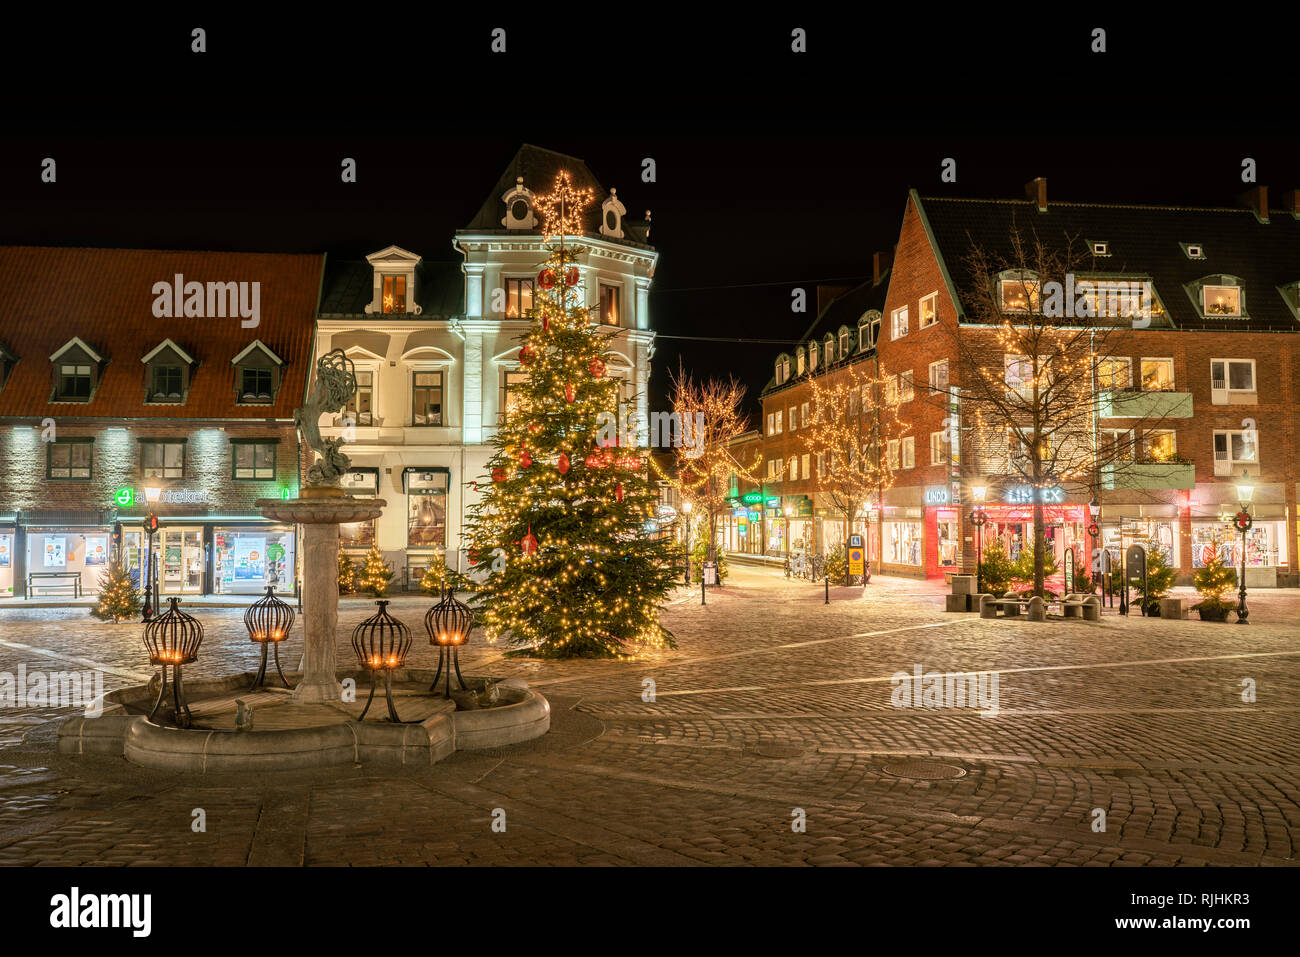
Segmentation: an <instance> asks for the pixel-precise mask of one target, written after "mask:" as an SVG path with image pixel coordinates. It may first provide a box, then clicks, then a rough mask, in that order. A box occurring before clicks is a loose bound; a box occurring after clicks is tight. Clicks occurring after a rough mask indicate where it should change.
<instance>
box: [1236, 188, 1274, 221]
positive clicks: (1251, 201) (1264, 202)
mask: <svg viewBox="0 0 1300 957" xmlns="http://www.w3.org/2000/svg"><path fill="white" fill-rule="evenodd" d="M1237 202H1239V203H1241V204H1242V205H1243V206H1245V207H1246V208H1247V209H1249V210H1250V211H1251V212H1252V213H1254V214H1255V218H1256V219H1258V220H1259V221H1260V222H1261V223H1266V222H1268V187H1267V186H1255V187H1253V188H1252V189H1248V190H1246V192H1244V193H1242V194H1241V195H1240V196H1238V197H1237Z"/></svg>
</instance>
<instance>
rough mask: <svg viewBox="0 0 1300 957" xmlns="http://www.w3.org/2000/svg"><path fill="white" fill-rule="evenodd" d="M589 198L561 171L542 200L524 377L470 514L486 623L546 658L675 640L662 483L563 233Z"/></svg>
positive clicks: (574, 231)
mask: <svg viewBox="0 0 1300 957" xmlns="http://www.w3.org/2000/svg"><path fill="white" fill-rule="evenodd" d="M590 201H591V195H590V192H589V191H579V190H575V189H574V188H573V186H572V183H571V180H570V178H569V175H568V173H564V172H562V173H560V175H559V176H558V177H557V179H556V184H555V190H554V192H552V193H551V194H549V195H548V196H544V197H541V198H540V201H539V204H538V205H539V208H540V209H541V210H542V212H543V217H544V224H545V225H544V235H545V238H546V239H547V240H549V241H550V245H549V247H548V248H549V249H550V256H549V257H548V258H547V260H546V262H545V263H544V264H543V265H542V268H541V271H540V273H539V274H538V277H537V283H536V290H537V294H536V295H535V297H534V305H533V309H532V310H531V312H530V314H529V317H530V318H531V319H532V328H531V330H530V331H529V333H528V335H527V336H526V337H525V338H524V342H523V345H522V347H521V348H520V351H519V362H520V366H521V367H522V369H523V371H525V372H527V374H528V379H527V382H526V384H524V385H522V386H521V387H520V388H519V389H518V390H517V391H516V392H515V393H514V399H515V401H514V402H513V405H512V407H511V408H509V409H507V410H505V416H504V420H503V422H502V424H501V427H500V428H499V429H498V430H497V434H496V437H495V440H494V444H495V446H496V452H495V453H494V454H493V456H492V459H491V460H490V461H489V463H488V468H489V470H490V476H485V477H484V478H483V480H482V481H481V483H480V484H486V486H487V487H486V489H485V492H484V495H483V498H482V499H481V500H480V501H479V502H478V503H477V504H476V505H474V506H472V507H471V510H470V512H471V515H470V519H469V522H468V526H469V527H468V533H469V534H468V537H469V541H470V560H471V561H472V562H474V563H475V571H476V572H478V573H481V574H485V576H486V577H485V578H484V579H483V580H482V581H481V582H480V584H479V585H478V588H477V598H476V601H475V604H476V605H477V606H478V608H479V614H480V621H481V622H482V624H483V626H484V628H485V629H486V631H487V632H488V634H489V635H490V636H493V637H498V636H504V637H505V638H506V639H507V640H508V641H509V642H510V643H511V644H512V645H514V646H516V649H517V650H518V651H526V652H527V653H530V654H533V655H537V656H541V657H550V658H567V657H617V656H620V655H626V654H629V653H631V652H632V651H633V648H634V646H637V645H660V644H667V645H670V646H671V645H672V636H671V634H669V633H668V631H667V630H666V629H664V628H663V626H662V625H660V623H659V606H660V605H661V603H662V601H663V599H664V597H665V595H667V593H668V592H669V591H670V590H671V589H672V587H673V585H674V584H675V582H676V572H674V570H673V568H672V564H671V562H672V555H671V548H672V545H671V543H670V542H669V541H668V540H667V539H664V538H659V537H656V536H655V534H654V530H653V529H654V526H653V524H652V523H651V518H652V516H653V513H654V507H655V504H656V501H657V494H656V491H655V488H654V486H653V485H652V484H651V483H650V480H649V477H648V474H647V471H646V460H645V456H644V454H643V453H642V452H641V451H639V450H638V449H636V448H634V447H631V444H630V442H629V441H628V436H627V435H626V434H624V430H623V428H622V423H624V422H625V421H626V420H627V414H628V412H629V409H628V408H627V403H626V401H624V400H621V399H620V390H619V382H618V380H617V379H615V378H613V377H609V376H606V375H605V372H606V361H607V354H608V351H609V350H608V342H609V340H610V339H611V338H613V336H615V335H617V333H605V332H602V331H600V328H599V326H597V325H596V324H595V323H594V320H593V319H592V318H591V316H590V315H589V313H588V310H587V308H586V307H585V306H584V305H583V298H584V296H583V287H582V283H581V279H580V271H579V269H578V267H577V265H576V264H577V262H578V260H579V257H580V256H581V254H582V252H583V250H582V249H580V248H575V247H574V246H572V245H566V244H565V236H566V234H567V235H569V236H573V235H580V234H581V232H582V227H581V221H582V219H581V218H582V212H583V208H584V207H585V206H586V205H587V204H588V203H589V202H590Z"/></svg>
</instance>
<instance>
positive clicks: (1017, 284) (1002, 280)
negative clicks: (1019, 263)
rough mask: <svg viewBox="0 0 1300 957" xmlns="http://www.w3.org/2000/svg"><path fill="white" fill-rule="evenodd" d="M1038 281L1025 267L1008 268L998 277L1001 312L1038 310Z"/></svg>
mask: <svg viewBox="0 0 1300 957" xmlns="http://www.w3.org/2000/svg"><path fill="white" fill-rule="evenodd" d="M1039 285H1040V284H1039V282H1038V277H1037V276H1036V275H1034V273H1032V272H1030V271H1028V270H1025V269H1009V270H1007V271H1006V272H1004V273H1002V274H1001V275H1000V276H999V277H998V291H999V294H1000V297H1001V303H1002V311H1003V312H1024V313H1027V312H1029V311H1030V310H1032V311H1034V312H1038V311H1039V298H1040V297H1039Z"/></svg>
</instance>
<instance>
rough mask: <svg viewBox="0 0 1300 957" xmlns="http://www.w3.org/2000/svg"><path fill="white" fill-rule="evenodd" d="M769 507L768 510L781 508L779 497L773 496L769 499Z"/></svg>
mask: <svg viewBox="0 0 1300 957" xmlns="http://www.w3.org/2000/svg"><path fill="white" fill-rule="evenodd" d="M767 507H768V508H780V507H781V499H780V498H779V497H778V496H776V495H772V496H770V497H769V498H768V500H767Z"/></svg>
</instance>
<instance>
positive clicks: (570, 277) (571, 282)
mask: <svg viewBox="0 0 1300 957" xmlns="http://www.w3.org/2000/svg"><path fill="white" fill-rule="evenodd" d="M564 284H565V285H566V286H576V285H577V284H578V267H577V266H570V267H569V270H568V272H566V273H565V274H564Z"/></svg>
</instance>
